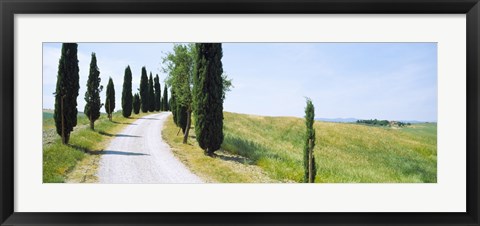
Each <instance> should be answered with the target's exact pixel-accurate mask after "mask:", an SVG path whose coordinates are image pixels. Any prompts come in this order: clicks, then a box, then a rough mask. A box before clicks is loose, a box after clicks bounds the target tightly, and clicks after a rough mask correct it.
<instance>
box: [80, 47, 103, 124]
mask: <svg viewBox="0 0 480 226" xmlns="http://www.w3.org/2000/svg"><path fill="white" fill-rule="evenodd" d="M100 81H101V79H100V71H99V70H98V67H97V57H96V56H95V53H92V60H91V61H90V73H89V74H88V80H87V92H85V103H86V104H85V110H84V112H85V115H86V116H87V117H88V120H90V129H92V130H95V124H94V123H95V121H96V120H97V119H98V118H100V109H101V108H102V106H103V104H102V101H101V100H100V92H102V89H103V86H101V85H100Z"/></svg>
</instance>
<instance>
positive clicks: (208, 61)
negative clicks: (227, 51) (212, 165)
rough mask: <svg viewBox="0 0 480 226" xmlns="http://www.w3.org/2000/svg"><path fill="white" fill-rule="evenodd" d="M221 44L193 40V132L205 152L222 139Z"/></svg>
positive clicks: (213, 148) (211, 154)
mask: <svg viewBox="0 0 480 226" xmlns="http://www.w3.org/2000/svg"><path fill="white" fill-rule="evenodd" d="M222 55H223V53H222V44H221V43H199V44H196V58H195V65H196V67H195V72H194V76H193V84H194V85H193V92H194V95H193V97H194V101H193V102H194V115H195V134H196V139H197V141H198V144H199V145H200V147H201V148H202V149H203V150H204V151H205V154H206V155H208V156H213V155H214V152H215V151H216V150H218V149H220V146H221V144H222V142H223V99H224V95H223V94H224V92H223V90H224V86H223V78H222V74H223V68H222Z"/></svg>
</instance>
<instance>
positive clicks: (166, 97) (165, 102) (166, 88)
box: [162, 85, 170, 111]
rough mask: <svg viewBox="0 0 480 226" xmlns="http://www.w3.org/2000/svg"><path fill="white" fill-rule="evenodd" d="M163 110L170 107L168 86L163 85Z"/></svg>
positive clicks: (167, 109)
mask: <svg viewBox="0 0 480 226" xmlns="http://www.w3.org/2000/svg"><path fill="white" fill-rule="evenodd" d="M162 103H163V110H164V111H169V110H170V107H169V106H168V87H167V85H165V89H163V101H162Z"/></svg>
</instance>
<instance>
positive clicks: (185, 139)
mask: <svg viewBox="0 0 480 226" xmlns="http://www.w3.org/2000/svg"><path fill="white" fill-rule="evenodd" d="M191 117H192V111H191V110H190V109H188V110H187V126H186V128H185V134H184V136H183V143H184V144H186V143H187V139H188V132H189V131H190V122H191V121H192V120H190V118H191Z"/></svg>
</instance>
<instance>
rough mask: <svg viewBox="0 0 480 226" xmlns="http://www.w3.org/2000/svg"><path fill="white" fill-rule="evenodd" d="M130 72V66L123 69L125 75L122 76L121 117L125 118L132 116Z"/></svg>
mask: <svg viewBox="0 0 480 226" xmlns="http://www.w3.org/2000/svg"><path fill="white" fill-rule="evenodd" d="M132 98H133V96H132V70H130V65H129V66H127V68H125V74H124V76H123V90H122V115H123V117H125V118H128V117H130V115H132V107H133V100H132Z"/></svg>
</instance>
